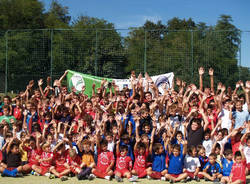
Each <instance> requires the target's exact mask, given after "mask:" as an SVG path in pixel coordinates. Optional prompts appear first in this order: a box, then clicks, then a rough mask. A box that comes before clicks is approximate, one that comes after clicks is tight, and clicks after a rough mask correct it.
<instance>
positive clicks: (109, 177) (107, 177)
mask: <svg viewBox="0 0 250 184" xmlns="http://www.w3.org/2000/svg"><path fill="white" fill-rule="evenodd" d="M94 176H95V175H94ZM95 178H96V176H95ZM104 178H105V179H106V180H109V181H110V180H111V176H105V177H104Z"/></svg>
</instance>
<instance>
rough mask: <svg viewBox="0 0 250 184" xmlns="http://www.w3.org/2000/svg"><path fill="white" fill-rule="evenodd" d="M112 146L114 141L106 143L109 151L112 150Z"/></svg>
mask: <svg viewBox="0 0 250 184" xmlns="http://www.w3.org/2000/svg"><path fill="white" fill-rule="evenodd" d="M114 147H115V143H114V142H113V141H112V142H109V143H108V150H109V151H111V152H114Z"/></svg>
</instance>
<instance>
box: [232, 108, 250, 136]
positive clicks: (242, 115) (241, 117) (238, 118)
mask: <svg viewBox="0 0 250 184" xmlns="http://www.w3.org/2000/svg"><path fill="white" fill-rule="evenodd" d="M232 115H233V118H234V119H235V125H234V128H235V129H236V128H239V127H240V126H243V125H244V122H245V121H248V120H250V116H249V112H248V111H241V112H240V111H233V113H232ZM245 131H246V130H245V129H244V130H243V131H242V133H245Z"/></svg>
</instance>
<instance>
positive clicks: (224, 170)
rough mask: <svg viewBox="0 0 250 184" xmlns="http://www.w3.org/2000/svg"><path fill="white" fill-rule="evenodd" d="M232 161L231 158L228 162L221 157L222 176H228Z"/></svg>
mask: <svg viewBox="0 0 250 184" xmlns="http://www.w3.org/2000/svg"><path fill="white" fill-rule="evenodd" d="M233 163H234V162H233V161H232V160H231V161H230V162H228V160H227V159H225V158H222V159H221V164H222V167H223V168H222V175H223V176H230V173H231V170H232V166H233Z"/></svg>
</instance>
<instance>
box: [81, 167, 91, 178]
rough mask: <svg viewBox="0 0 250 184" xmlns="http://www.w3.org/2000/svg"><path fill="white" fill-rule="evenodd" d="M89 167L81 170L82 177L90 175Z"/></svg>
mask: <svg viewBox="0 0 250 184" xmlns="http://www.w3.org/2000/svg"><path fill="white" fill-rule="evenodd" d="M91 169H92V168H90V167H86V168H85V169H84V170H83V173H82V174H83V176H84V177H87V176H88V175H90V174H91Z"/></svg>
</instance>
